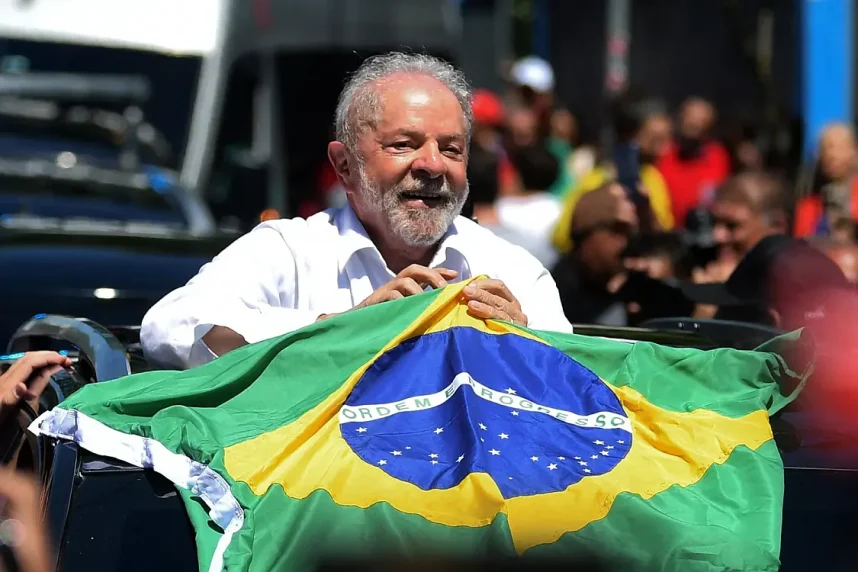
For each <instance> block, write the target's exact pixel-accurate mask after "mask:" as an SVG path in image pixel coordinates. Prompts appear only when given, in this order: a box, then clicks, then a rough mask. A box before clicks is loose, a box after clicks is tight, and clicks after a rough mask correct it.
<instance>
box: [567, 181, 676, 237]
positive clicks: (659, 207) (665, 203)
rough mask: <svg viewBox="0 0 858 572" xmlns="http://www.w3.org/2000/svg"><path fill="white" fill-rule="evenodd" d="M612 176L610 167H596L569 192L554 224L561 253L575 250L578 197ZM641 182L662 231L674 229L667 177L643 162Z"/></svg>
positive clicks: (602, 183)
mask: <svg viewBox="0 0 858 572" xmlns="http://www.w3.org/2000/svg"><path fill="white" fill-rule="evenodd" d="M609 177H611V178H613V174H612V173H610V170H609V168H605V167H596V168H595V169H593V170H592V171H590V172H589V173H588V174H587V175H586V176H585V177H584V178H583V179H581V182H580V183H579V184H578V185H577V186H576V187H575V189H573V190H572V192H570V193H569V194H567V195H566V199H565V200H564V201H563V212H562V214H561V215H560V218H559V219H558V221H557V224H556V225H555V227H554V231H553V232H552V234H551V242H552V243H553V244H554V248H556V249H557V250H558V251H560V252H561V253H566V252H569V251H570V250H572V237H571V236H570V235H571V234H572V214H573V213H574V212H575V205H577V204H578V199H579V198H581V195H583V194H584V193H589V192H590V191H595V190H596V189H598V188H599V187H601V186H602V185H604V184H605V183H606V182H607V181H608V178H609ZM640 177H641V183H642V184H643V186H644V188H645V189H646V190H647V191H648V192H649V204H650V207H651V208H652V212H653V215H655V219H656V222H658V224H659V226H660V227H661V228H662V230H673V226H674V220H673V210H672V208H671V204H670V194H669V193H668V191H667V184H666V183H665V182H664V177H662V176H661V173H660V172H659V171H658V169H656V168H655V167H653V166H652V165H643V166H642V167H641V171H640Z"/></svg>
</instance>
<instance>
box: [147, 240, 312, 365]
mask: <svg viewBox="0 0 858 572" xmlns="http://www.w3.org/2000/svg"><path fill="white" fill-rule="evenodd" d="M296 280H297V272H296V268H295V259H294V256H293V255H292V251H291V250H290V248H289V246H288V244H286V241H285V239H284V237H283V235H282V234H281V233H280V232H278V231H277V230H275V229H273V228H270V227H266V226H265V225H261V226H259V227H256V228H255V229H254V230H252V231H251V232H249V233H248V234H246V235H244V236H242V237H241V238H239V239H238V240H236V241H235V242H234V243H233V244H231V245H230V246H229V247H227V248H226V249H225V250H224V251H223V252H221V253H220V254H219V255H218V256H216V257H215V258H214V259H213V260H212V261H211V262H209V263H208V264H206V265H205V266H203V267H202V268H201V269H200V271H199V273H198V274H197V275H196V276H194V277H193V278H192V279H191V280H190V281H189V282H188V283H187V284H186V285H185V286H182V287H181V288H178V289H177V290H174V291H173V292H171V293H170V294H168V295H167V296H165V297H164V298H163V299H162V300H160V301H159V302H158V303H157V304H155V306H153V307H152V309H150V310H149V312H148V313H147V314H146V316H145V317H144V318H143V324H142V327H141V331H140V341H141V344H142V346H143V350H144V352H145V355H146V357H147V359H149V360H151V361H152V362H154V363H156V364H159V365H164V366H168V367H177V368H181V369H185V368H188V367H194V366H197V365H201V364H202V363H206V362H208V361H211V360H212V359H214V358H215V357H217V356H216V355H215V354H214V353H213V352H212V351H211V350H210V349H209V348H208V347H206V345H205V343H204V342H203V341H202V338H203V336H205V335H206V333H208V331H209V330H211V328H212V327H214V326H221V327H224V328H229V329H231V330H233V331H235V332H236V333H238V334H240V335H241V336H242V337H243V338H244V339H245V340H246V341H247V342H248V343H255V342H259V341H262V340H265V339H270V338H274V337H277V336H280V335H283V334H286V333H289V332H292V331H295V330H297V329H300V328H303V327H305V326H307V325H309V324H312V323H313V322H315V321H316V319H317V318H318V316H319V315H320V314H321V312H312V311H309V310H301V309H295V307H294V306H295V291H296Z"/></svg>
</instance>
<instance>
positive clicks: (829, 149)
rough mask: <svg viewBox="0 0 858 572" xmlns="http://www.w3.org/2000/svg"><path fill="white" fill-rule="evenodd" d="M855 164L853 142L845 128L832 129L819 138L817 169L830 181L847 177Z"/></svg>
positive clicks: (850, 134)
mask: <svg viewBox="0 0 858 572" xmlns="http://www.w3.org/2000/svg"><path fill="white" fill-rule="evenodd" d="M854 164H855V140H854V139H853V137H852V133H851V132H850V131H849V129H847V128H845V127H832V128H829V130H827V131H826V132H825V133H824V134H823V136H822V137H821V138H820V142H819V168H820V169H821V171H822V173H823V175H825V176H826V177H827V178H828V179H830V180H832V181H837V180H840V179H842V178H843V177H845V176H847V175H848V174H849V173H850V172H851V171H852V168H853V166H854Z"/></svg>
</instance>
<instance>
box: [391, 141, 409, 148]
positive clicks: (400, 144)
mask: <svg viewBox="0 0 858 572" xmlns="http://www.w3.org/2000/svg"><path fill="white" fill-rule="evenodd" d="M391 147H393V148H394V149H410V148H411V144H410V143H409V142H408V141H396V142H395V143H393V144H392V145H391Z"/></svg>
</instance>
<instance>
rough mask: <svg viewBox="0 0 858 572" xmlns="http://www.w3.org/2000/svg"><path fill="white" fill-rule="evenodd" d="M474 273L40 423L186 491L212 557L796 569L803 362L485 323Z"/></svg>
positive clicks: (159, 376)
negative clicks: (787, 486) (782, 414)
mask: <svg viewBox="0 0 858 572" xmlns="http://www.w3.org/2000/svg"><path fill="white" fill-rule="evenodd" d="M465 284H466V283H464V282H463V283H459V284H454V285H451V286H448V287H446V288H444V289H442V290H437V291H434V292H429V293H426V294H422V295H419V296H414V297H411V298H406V299H403V300H398V301H394V302H388V303H384V304H380V305H377V306H373V307H370V308H366V309H361V310H357V311H353V312H348V313H346V314H343V315H341V316H338V317H335V318H332V319H330V320H326V321H323V322H320V323H318V324H315V325H313V326H310V327H307V328H304V329H302V330H299V331H296V332H294V333H291V334H288V335H286V336H283V337H280V338H277V339H273V340H269V341H265V342H261V343H258V344H254V345H251V346H247V347H244V348H242V349H239V350H236V351H234V352H232V353H230V354H228V355H226V356H224V357H222V358H220V359H217V360H215V361H214V362H212V363H209V364H207V365H205V366H203V367H199V368H195V369H192V370H188V371H184V372H173V371H164V372H149V373H144V374H139V375H132V376H130V377H127V378H123V379H119V380H116V381H111V382H107V383H100V384H95V385H91V386H88V387H86V388H84V389H83V390H81V391H80V392H78V393H77V394H75V395H74V396H72V397H71V398H70V399H68V400H67V401H66V402H64V403H62V404H61V406H60V407H59V408H57V409H55V410H54V411H52V412H49V413H46V414H44V415H43V416H41V417H40V418H39V419H37V420H36V421H35V422H34V424H33V426H32V428H31V429H32V430H33V431H34V432H39V433H42V434H47V435H52V436H56V437H58V438H61V439H70V440H74V441H76V442H77V443H79V444H80V446H81V447H83V448H85V449H88V450H91V451H92V452H94V453H96V454H101V455H107V456H111V457H115V458H118V459H121V460H123V461H126V462H129V463H132V464H134V465H137V466H140V467H146V468H150V469H152V470H154V471H157V472H159V473H161V474H163V475H164V476H166V477H167V478H168V479H169V480H170V481H172V482H173V483H175V485H176V487H177V488H178V490H179V491H180V493H181V494H182V497H183V499H184V501H185V505H186V507H187V511H188V515H189V517H190V520H191V521H192V523H193V525H194V527H195V529H196V535H197V544H198V553H199V564H200V569H201V570H227V569H228V570H229V571H231V572H238V571H245V570H253V571H260V572H263V571H264V572H269V571H279V570H283V571H293V570H299V571H300V570H311V569H313V568H314V567H315V566H316V565H317V563H318V562H319V560H320V559H324V558H327V557H330V556H331V555H336V556H339V557H344V558H371V557H373V556H377V555H383V556H384V557H400V558H401V557H404V558H410V557H413V558H421V557H422V556H425V555H431V556H433V557H439V556H449V557H453V558H480V557H489V556H491V557H497V556H516V555H519V556H522V557H524V558H533V557H537V558H564V557H574V556H577V555H580V554H582V553H586V554H592V553H594V552H595V553H597V554H600V555H604V556H606V557H608V558H609V559H610V561H611V562H614V563H617V564H620V565H621V566H623V567H624V568H626V569H634V570H658V571H665V570H682V571H696V570H724V569H731V570H772V571H774V570H777V568H778V566H779V561H778V556H779V550H780V535H781V518H782V516H781V513H782V502H783V466H782V463H781V460H780V456H779V453H778V450H777V447H776V445H775V443H774V442H773V439H772V430H771V427H770V425H769V415H771V414H772V413H773V412H775V411H777V410H778V409H780V408H782V407H783V406H784V405H786V404H787V403H788V402H789V401H790V400H791V399H793V398H794V397H795V395H796V392H797V391H798V390H799V389H800V388H801V386H802V385H803V384H804V381H805V379H806V376H807V374H808V372H807V371H806V370H805V369H804V368H796V367H794V366H793V367H792V368H791V367H790V365H789V364H788V362H787V360H785V359H784V358H782V357H779V356H780V355H782V354H779V353H777V352H774V351H767V349H761V350H760V351H756V352H741V351H735V350H727V349H725V350H714V351H699V350H691V349H676V348H668V347H661V346H658V345H655V344H650V343H629V342H623V341H613V340H606V339H601V338H590V337H583V336H577V335H567V334H553V333H548V332H540V331H531V330H528V329H524V328H520V327H517V326H514V325H512V324H509V323H505V322H498V321H483V320H479V319H476V318H473V317H471V316H470V315H469V314H468V313H467V307H466V305H465V304H464V303H463V302H462V297H461V290H462V288H463V287H464V286H465ZM797 341H798V336H796V337H794V338H789V339H779V340H777V342H778V343H779V344H781V345H782V344H787V345H789V344H792V343H794V342H797ZM799 369H800V370H801V371H797V370H799ZM201 501H202V502H201Z"/></svg>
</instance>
